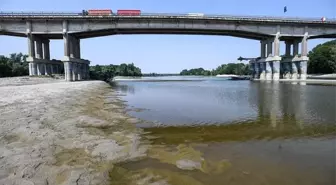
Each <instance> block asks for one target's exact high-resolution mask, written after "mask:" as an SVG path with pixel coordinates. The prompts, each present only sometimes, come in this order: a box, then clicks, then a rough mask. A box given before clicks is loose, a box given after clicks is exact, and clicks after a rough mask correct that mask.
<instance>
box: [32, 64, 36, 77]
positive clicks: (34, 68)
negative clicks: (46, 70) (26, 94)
mask: <svg viewBox="0 0 336 185" xmlns="http://www.w3.org/2000/svg"><path fill="white" fill-rule="evenodd" d="M32 75H33V76H36V75H37V63H36V62H33V63H32Z"/></svg>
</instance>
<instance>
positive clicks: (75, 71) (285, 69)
mask: <svg viewBox="0 0 336 185" xmlns="http://www.w3.org/2000/svg"><path fill="white" fill-rule="evenodd" d="M1 34H2V35H9V36H17V37H26V38H27V39H28V54H29V57H28V59H27V61H29V62H30V64H29V74H30V75H48V74H50V73H51V69H53V68H52V67H50V66H52V65H54V63H53V62H51V61H50V51H49V40H50V39H63V41H64V57H63V59H62V62H63V63H64V71H65V79H66V80H67V81H77V80H82V79H88V78H89V63H90V61H88V60H85V59H82V58H81V54H80V40H81V39H86V38H92V37H100V36H107V35H117V34H197V35H226V36H233V37H240V38H246V39H253V40H259V41H260V56H259V57H258V58H257V60H254V61H253V62H251V69H252V76H253V78H255V79H260V80H279V79H280V78H288V79H303V80H304V79H306V68H307V61H308V60H309V58H308V57H307V54H308V49H307V42H308V39H316V38H336V20H335V19H328V20H327V21H321V20H320V18H316V19H315V18H289V17H263V16H231V15H204V16H190V15H188V14H147V13H141V15H139V16H118V15H107V16H91V15H79V14H78V13H71V12H70V13H58V12H51V13H34V12H0V35H1ZM282 41H283V42H285V43H286V51H285V57H280V56H281V53H280V42H282ZM299 44H301V53H299ZM292 48H293V49H292ZM280 63H281V68H280ZM280 70H281V72H280ZM280 73H281V75H280Z"/></svg>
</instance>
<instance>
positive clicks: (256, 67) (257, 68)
mask: <svg viewBox="0 0 336 185" xmlns="http://www.w3.org/2000/svg"><path fill="white" fill-rule="evenodd" d="M254 72H255V73H254V77H253V78H254V79H259V77H260V63H259V62H258V61H257V60H256V61H255V62H254Z"/></svg>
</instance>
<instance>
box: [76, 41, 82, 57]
mask: <svg viewBox="0 0 336 185" xmlns="http://www.w3.org/2000/svg"><path fill="white" fill-rule="evenodd" d="M76 41H77V43H76V46H77V47H76V57H77V58H81V51H80V39H76Z"/></svg>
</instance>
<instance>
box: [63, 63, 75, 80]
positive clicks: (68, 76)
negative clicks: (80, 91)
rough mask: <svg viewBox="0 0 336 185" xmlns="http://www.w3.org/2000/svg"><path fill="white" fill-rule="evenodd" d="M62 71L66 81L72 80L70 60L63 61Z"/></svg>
mask: <svg viewBox="0 0 336 185" xmlns="http://www.w3.org/2000/svg"><path fill="white" fill-rule="evenodd" d="M64 73H65V80H66V81H69V82H71V81H73V75H72V62H64Z"/></svg>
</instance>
